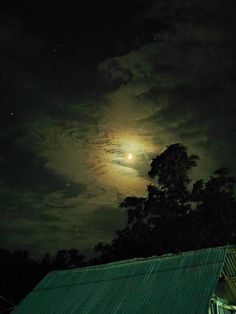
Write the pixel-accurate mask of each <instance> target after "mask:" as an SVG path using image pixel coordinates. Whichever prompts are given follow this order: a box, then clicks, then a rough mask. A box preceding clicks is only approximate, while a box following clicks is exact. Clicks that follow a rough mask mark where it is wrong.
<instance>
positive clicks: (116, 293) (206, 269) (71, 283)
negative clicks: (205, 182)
mask: <svg viewBox="0 0 236 314" xmlns="http://www.w3.org/2000/svg"><path fill="white" fill-rule="evenodd" d="M226 252H227V247H220V248H212V249H205V250H201V251H195V252H194V251H193V252H188V253H184V254H179V255H168V256H163V257H151V258H146V259H132V260H127V261H122V262H117V263H109V264H105V265H99V266H92V267H86V268H79V269H72V270H66V271H55V272H52V273H50V274H48V275H47V276H46V277H45V278H44V279H43V280H42V281H41V282H40V283H39V284H38V285H37V286H36V287H35V289H33V290H32V292H31V293H29V295H28V296H27V297H26V298H25V299H24V300H23V301H22V302H21V303H20V304H19V305H18V306H17V307H16V309H15V310H14V311H13V312H12V313H14V314H20V313H22V314H28V313H29V314H30V313H32V314H49V313H50V314H52V313H55V314H56V313H57V314H58V313H60V314H72V313H73V314H75V313H96V314H98V313H104V314H105V313H107V314H108V313H109V314H110V313H140V314H141V313H142V314H143V313H157V314H185V313H186V314H189V313H191V314H204V313H208V308H209V302H210V299H211V297H212V294H213V292H214V290H215V287H216V284H217V282H218V279H219V276H220V273H221V270H222V268H223V265H224V262H225V257H226Z"/></svg>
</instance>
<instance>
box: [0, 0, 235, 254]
mask: <svg viewBox="0 0 236 314" xmlns="http://www.w3.org/2000/svg"><path fill="white" fill-rule="evenodd" d="M11 4H12V1H7V2H4V3H3V4H1V6H2V10H1V11H0V17H1V25H0V50H1V58H0V67H1V74H0V105H1V109H0V110H1V112H0V144H1V151H0V171H1V172H0V196H1V197H0V221H1V226H3V227H4V228H3V232H2V239H3V241H2V243H3V245H4V246H5V247H6V248H8V247H9V248H23V247H24V248H29V249H32V250H34V251H36V250H37V251H40V250H41V251H45V250H49V251H55V250H56V249H61V248H69V247H78V248H79V249H82V250H84V251H86V252H88V250H90V249H91V248H92V247H93V246H94V245H95V244H96V243H97V242H98V241H99V240H104V241H106V239H110V238H111V237H112V236H113V235H114V231H115V230H116V229H118V228H120V227H121V226H122V225H123V223H124V221H125V215H124V213H123V212H122V211H121V210H120V209H119V208H117V205H118V203H119V202H120V201H121V200H122V199H123V198H124V197H125V196H127V195H128V194H132V195H137V194H138V195H140V193H144V192H143V191H145V186H146V184H147V179H146V178H147V176H146V174H147V171H148V167H149V163H150V160H151V158H152V157H153V156H154V155H155V154H157V153H159V152H161V151H162V150H163V149H164V147H165V146H166V145H168V144H170V143H173V142H182V143H183V144H185V145H187V146H188V148H189V150H190V151H191V152H194V153H197V154H199V155H200V157H201V161H200V166H201V167H200V170H199V171H198V173H196V176H202V175H204V176H207V175H208V174H210V173H211V171H212V170H213V169H214V168H216V167H218V166H220V165H224V166H230V167H231V168H232V169H233V171H234V173H236V168H235V160H234V156H235V153H236V152H235V147H236V146H235V138H236V136H235V135H236V134H235V123H234V120H235V100H236V99H235V91H234V89H235V88H234V86H235V57H234V55H235V47H236V45H235V39H234V34H235V27H236V26H235V10H234V6H235V3H234V1H231V0H227V1H223V0H220V1H217V2H216V1H212V0H210V1H209V2H207V3H206V2H205V1H203V0H194V1H187V0H181V1H174V0H170V1H164V0H163V1H142V0H139V1H120V2H119V3H118V2H117V3H115V2H114V3H112V4H111V2H110V1H100V2H99V3H98V4H95V3H94V1H87V3H86V4H85V3H84V4H83V6H81V4H80V3H79V2H78V1H74V0H69V1H66V2H65V1H64V2H63V1H62V2H61V1H60V2H58V1H54V0H52V1H46V0H41V1H34V0H28V1H24V3H21V2H19V1H18V2H17V3H16V4H15V5H11ZM128 153H132V154H133V155H134V159H133V161H132V162H131V161H128V160H127V158H126V157H127V154H128Z"/></svg>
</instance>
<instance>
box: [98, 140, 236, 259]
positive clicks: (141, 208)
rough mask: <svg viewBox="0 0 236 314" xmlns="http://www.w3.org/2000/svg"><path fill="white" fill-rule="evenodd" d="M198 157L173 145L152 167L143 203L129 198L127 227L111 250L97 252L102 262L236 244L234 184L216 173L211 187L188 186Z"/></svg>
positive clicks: (204, 184) (125, 205)
mask: <svg viewBox="0 0 236 314" xmlns="http://www.w3.org/2000/svg"><path fill="white" fill-rule="evenodd" d="M198 159H199V157H198V156H197V155H189V154H188V153H187V148H186V147H185V146H184V145H182V144H179V143H177V144H172V145H170V146H167V148H166V150H165V151H164V152H163V153H161V154H160V155H158V156H156V157H155V158H154V159H153V160H152V162H151V169H150V171H149V172H148V175H149V177H150V178H151V179H154V180H155V181H156V184H153V183H152V184H149V185H148V186H147V192H148V196H147V197H146V198H143V197H141V198H139V197H127V198H125V200H124V201H123V202H121V204H120V207H122V208H125V209H126V210H127V216H128V217H127V225H126V227H125V228H124V229H123V230H118V231H117V232H116V236H115V238H114V239H113V240H112V242H111V243H110V244H104V243H99V244H98V245H97V246H96V247H95V251H96V252H100V254H101V256H100V257H101V260H102V261H112V260H119V259H126V258H132V257H140V256H150V255H157V254H163V253H169V252H179V251H184V250H192V249H197V248H201V247H207V246H215V245H223V244H228V243H233V242H234V241H235V240H236V232H235V230H236V213H235V204H236V203H235V196H234V186H235V180H234V178H233V177H231V176H229V171H228V169H227V168H220V169H218V170H217V171H215V173H214V176H211V177H210V179H209V181H207V182H204V181H203V180H197V181H196V182H195V183H193V184H192V185H191V184H190V183H191V180H190V172H191V170H192V169H193V168H194V167H196V165H197V160H198Z"/></svg>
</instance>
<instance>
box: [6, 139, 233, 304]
mask: <svg viewBox="0 0 236 314" xmlns="http://www.w3.org/2000/svg"><path fill="white" fill-rule="evenodd" d="M198 159H199V157H198V156H196V155H189V154H188V152H187V149H186V147H185V146H183V145H182V144H172V145H170V146H167V148H166V150H165V151H164V152H163V153H161V154H160V155H158V156H157V157H156V158H154V159H153V160H152V163H151V167H150V171H149V173H148V175H149V177H150V179H151V180H152V183H150V184H149V185H148V186H147V192H148V193H147V197H127V198H126V199H125V200H124V201H123V202H122V203H121V204H120V207H122V208H125V209H126V210H127V224H126V226H125V228H124V229H123V230H117V231H116V236H115V238H114V239H113V240H112V241H111V243H102V242H100V243H98V244H97V245H96V246H95V248H94V251H95V252H96V253H97V257H95V258H93V259H86V257H85V256H84V255H81V254H80V253H79V251H78V250H76V249H71V250H61V251H58V252H57V253H56V254H55V255H54V256H50V255H49V254H45V255H44V257H43V258H42V259H41V260H37V261H36V260H34V259H31V258H30V257H29V252H27V251H14V252H12V253H11V252H9V251H7V250H4V249H0V295H2V296H4V297H5V298H6V299H7V300H8V302H10V303H14V304H17V303H18V302H19V301H20V300H21V299H22V298H23V297H24V296H25V295H26V294H27V293H28V292H30V291H31V290H32V288H33V287H34V286H35V285H36V284H37V283H38V282H39V281H40V280H41V279H42V278H43V277H44V276H45V275H46V274H47V273H49V272H50V271H53V270H58V269H69V268H74V267H83V266H89V265H95V264H100V263H106V262H112V261H116V260H122V259H129V258H134V257H147V256H152V255H161V254H165V253H178V252H182V251H188V250H194V249H200V248H205V247H214V246H220V245H227V244H236V206H235V205H236V200H235V194H234V192H235V179H234V178H233V177H232V176H231V175H230V174H229V170H228V169H227V168H220V169H218V170H216V171H215V172H214V174H213V175H212V176H211V177H210V178H209V180H208V181H204V180H197V181H196V182H191V179H190V174H191V170H192V169H193V168H194V167H196V166H197V161H198ZM0 300H1V301H2V303H4V305H3V307H6V305H7V306H11V304H10V303H8V304H7V302H6V301H4V300H3V299H0ZM0 309H1V308H0Z"/></svg>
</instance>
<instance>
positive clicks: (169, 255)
mask: <svg viewBox="0 0 236 314" xmlns="http://www.w3.org/2000/svg"><path fill="white" fill-rule="evenodd" d="M223 248H224V249H231V248H236V247H235V246H234V245H224V246H218V247H210V248H203V249H198V250H192V251H186V252H179V253H167V254H163V255H159V256H158V255H153V256H149V257H136V258H131V259H126V260H121V261H115V262H110V263H105V264H98V265H92V266H85V267H80V268H71V269H65V270H55V271H53V272H51V273H54V272H63V273H64V272H72V271H73V272H80V271H85V270H96V269H104V268H110V267H114V266H116V265H117V266H123V265H127V264H130V263H133V262H135V263H142V262H143V263H145V262H148V261H151V260H158V259H167V258H173V257H179V256H181V255H188V254H193V253H194V254H195V253H200V252H204V251H207V250H217V249H223Z"/></svg>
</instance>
